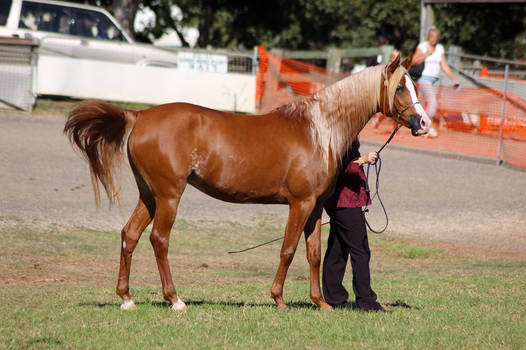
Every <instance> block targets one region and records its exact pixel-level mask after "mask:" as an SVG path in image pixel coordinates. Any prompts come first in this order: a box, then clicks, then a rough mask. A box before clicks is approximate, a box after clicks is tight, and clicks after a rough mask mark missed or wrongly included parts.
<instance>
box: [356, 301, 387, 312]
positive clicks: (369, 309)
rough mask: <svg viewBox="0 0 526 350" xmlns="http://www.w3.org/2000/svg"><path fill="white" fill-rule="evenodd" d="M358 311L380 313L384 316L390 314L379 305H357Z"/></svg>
mask: <svg viewBox="0 0 526 350" xmlns="http://www.w3.org/2000/svg"><path fill="white" fill-rule="evenodd" d="M358 310H359V311H364V312H381V313H384V314H388V313H391V311H388V310H386V309H384V307H383V306H382V305H381V304H380V303H374V304H360V305H358Z"/></svg>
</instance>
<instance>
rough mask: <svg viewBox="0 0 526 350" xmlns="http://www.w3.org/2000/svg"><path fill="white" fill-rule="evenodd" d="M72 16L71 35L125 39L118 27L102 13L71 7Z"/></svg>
mask: <svg viewBox="0 0 526 350" xmlns="http://www.w3.org/2000/svg"><path fill="white" fill-rule="evenodd" d="M72 18H73V21H72V27H71V34H73V35H78V36H83V37H86V38H94V39H103V40H119V41H123V40H125V39H124V36H123V35H122V33H121V31H120V30H119V28H117V27H116V26H115V25H114V24H113V22H111V20H110V19H109V18H108V17H106V16H105V15H104V14H103V13H100V12H97V11H90V10H85V9H78V8H73V9H72Z"/></svg>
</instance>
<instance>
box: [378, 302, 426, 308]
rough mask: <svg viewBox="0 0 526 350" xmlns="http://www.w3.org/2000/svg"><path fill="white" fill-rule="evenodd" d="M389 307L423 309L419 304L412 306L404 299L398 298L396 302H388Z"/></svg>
mask: <svg viewBox="0 0 526 350" xmlns="http://www.w3.org/2000/svg"><path fill="white" fill-rule="evenodd" d="M385 305H386V306H389V307H399V308H402V309H411V310H421V309H420V308H419V307H418V306H411V305H409V304H407V303H406V302H404V301H402V300H396V301H395V302H394V303H386V304H385Z"/></svg>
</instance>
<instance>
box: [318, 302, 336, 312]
mask: <svg viewBox="0 0 526 350" xmlns="http://www.w3.org/2000/svg"><path fill="white" fill-rule="evenodd" d="M320 311H321V312H327V311H333V309H332V306H330V305H329V304H325V305H322V306H320Z"/></svg>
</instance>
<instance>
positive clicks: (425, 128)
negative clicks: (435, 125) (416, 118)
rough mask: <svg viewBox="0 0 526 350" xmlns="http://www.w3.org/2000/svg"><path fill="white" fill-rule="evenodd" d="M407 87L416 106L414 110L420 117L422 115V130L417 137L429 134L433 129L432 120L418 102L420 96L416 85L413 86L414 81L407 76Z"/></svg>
mask: <svg viewBox="0 0 526 350" xmlns="http://www.w3.org/2000/svg"><path fill="white" fill-rule="evenodd" d="M405 87H406V88H407V90H409V94H410V95H411V100H412V103H413V104H414V106H413V107H414V108H415V110H416V112H417V113H418V115H420V129H419V130H418V131H417V132H416V134H417V135H425V134H427V133H428V132H429V129H430V128H431V124H432V122H431V119H430V118H429V116H428V115H427V113H426V111H425V110H424V107H422V105H421V104H420V102H419V101H418V96H417V95H416V90H415V85H414V84H413V81H412V80H411V78H410V77H409V75H406V76H405Z"/></svg>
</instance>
